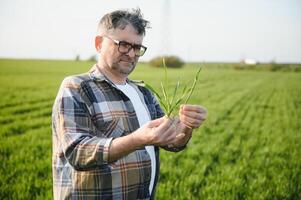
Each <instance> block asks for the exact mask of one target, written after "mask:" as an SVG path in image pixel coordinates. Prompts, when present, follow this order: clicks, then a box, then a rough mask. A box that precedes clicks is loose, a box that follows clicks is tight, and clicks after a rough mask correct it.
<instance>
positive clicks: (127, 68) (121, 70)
mask: <svg viewBox="0 0 301 200" xmlns="http://www.w3.org/2000/svg"><path fill="white" fill-rule="evenodd" d="M135 67H136V63H135V62H132V63H131V64H130V65H128V66H124V65H122V64H121V63H120V62H117V63H115V64H114V65H113V66H112V69H113V70H116V71H117V72H119V73H120V74H122V75H124V76H128V75H129V74H130V73H132V71H134V69H135Z"/></svg>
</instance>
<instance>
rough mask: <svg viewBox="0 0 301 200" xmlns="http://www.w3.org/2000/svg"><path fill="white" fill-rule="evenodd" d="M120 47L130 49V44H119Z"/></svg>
mask: <svg viewBox="0 0 301 200" xmlns="http://www.w3.org/2000/svg"><path fill="white" fill-rule="evenodd" d="M120 46H122V47H124V48H130V47H131V44H129V43H127V42H120Z"/></svg>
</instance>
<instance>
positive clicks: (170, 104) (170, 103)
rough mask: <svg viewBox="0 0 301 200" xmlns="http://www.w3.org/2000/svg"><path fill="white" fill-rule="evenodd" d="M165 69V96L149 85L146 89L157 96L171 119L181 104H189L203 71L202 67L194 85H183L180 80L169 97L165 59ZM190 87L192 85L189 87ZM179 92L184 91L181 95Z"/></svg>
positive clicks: (163, 85) (162, 85)
mask: <svg viewBox="0 0 301 200" xmlns="http://www.w3.org/2000/svg"><path fill="white" fill-rule="evenodd" d="M163 67H164V83H163V82H162V81H161V92H162V94H163V96H162V95H160V94H159V93H158V92H157V91H156V90H155V89H154V88H153V87H152V86H150V85H149V84H145V87H146V88H148V89H149V90H150V91H152V92H153V93H154V94H155V96H156V97H157V99H158V101H159V103H160V105H161V107H162V108H163V109H164V112H165V114H166V116H167V117H171V116H172V114H173V113H174V111H175V110H178V107H179V105H181V104H187V103H188V101H189V99H190V97H191V95H192V93H193V91H194V89H195V86H196V83H197V82H198V79H199V74H200V71H201V69H202V68H201V67H200V68H199V69H198V71H197V73H196V75H195V77H194V79H193V83H192V84H191V82H189V83H186V84H181V83H180V80H179V79H178V81H177V84H176V86H175V87H174V90H173V93H172V95H171V96H169V93H168V92H167V91H166V88H167V83H168V74H167V66H166V64H165V60H164V58H163ZM189 85H191V86H190V87H189ZM179 91H182V92H181V93H180V94H178V93H179Z"/></svg>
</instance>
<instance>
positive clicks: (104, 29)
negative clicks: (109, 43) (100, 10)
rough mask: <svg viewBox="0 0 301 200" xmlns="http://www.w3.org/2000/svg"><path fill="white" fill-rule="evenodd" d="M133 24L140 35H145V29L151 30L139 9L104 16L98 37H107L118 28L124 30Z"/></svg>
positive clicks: (117, 11)
mask: <svg viewBox="0 0 301 200" xmlns="http://www.w3.org/2000/svg"><path fill="white" fill-rule="evenodd" d="M129 24H131V25H132V26H133V27H134V29H135V30H136V31H137V34H138V35H143V36H144V35H145V28H150V26H149V21H147V20H145V19H143V16H142V13H141V11H140V9H139V8H137V9H132V10H116V11H113V12H111V13H107V14H106V15H104V16H103V17H102V18H101V20H100V22H99V24H98V28H97V34H98V35H105V34H107V33H108V32H109V31H111V30H114V29H116V28H119V29H122V30H123V29H124V28H125V27H126V26H127V25H129Z"/></svg>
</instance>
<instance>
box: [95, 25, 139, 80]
mask: <svg viewBox="0 0 301 200" xmlns="http://www.w3.org/2000/svg"><path fill="white" fill-rule="evenodd" d="M114 40H115V41H124V42H128V43H130V44H137V45H141V44H142V41H143V36H141V35H138V34H137V32H136V30H135V29H134V28H133V27H132V25H127V26H126V27H125V28H124V29H123V30H121V29H115V30H114V31H113V32H111V34H109V35H107V36H104V37H103V41H102V47H101V52H100V54H101V57H102V59H103V60H104V61H105V63H106V67H107V68H106V70H110V71H111V72H112V74H115V75H117V76H122V77H127V76H128V75H129V74H130V73H131V72H132V71H133V70H134V69H135V66H136V64H137V62H138V59H139V56H136V55H135V52H134V49H131V50H130V51H129V52H128V53H121V52H120V51H119V50H118V48H119V46H118V44H116V43H115V42H114Z"/></svg>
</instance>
